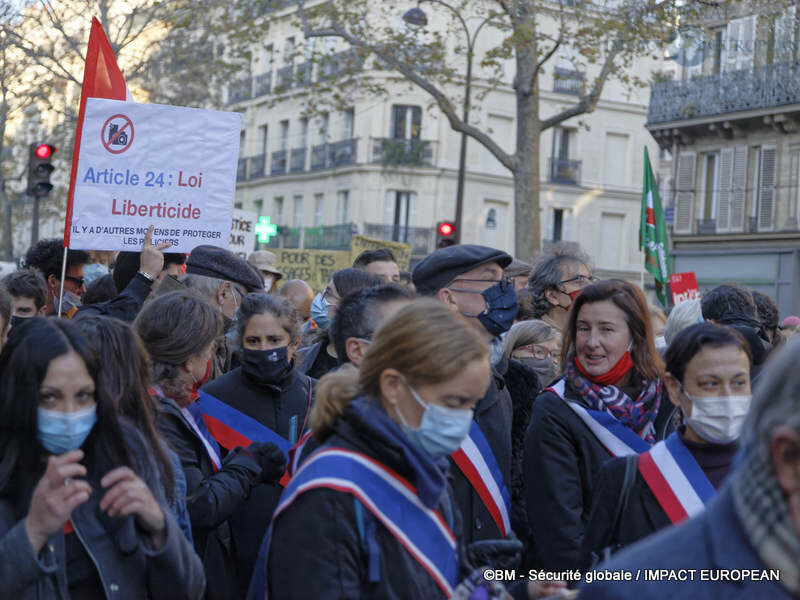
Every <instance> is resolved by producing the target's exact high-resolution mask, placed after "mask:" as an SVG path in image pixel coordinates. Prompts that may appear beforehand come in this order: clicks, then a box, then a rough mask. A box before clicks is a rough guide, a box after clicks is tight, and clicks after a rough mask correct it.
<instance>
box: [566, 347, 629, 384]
mask: <svg viewBox="0 0 800 600" xmlns="http://www.w3.org/2000/svg"><path fill="white" fill-rule="evenodd" d="M575 366H576V367H578V371H580V372H581V375H583V376H584V377H586V379H590V380H591V381H593V382H595V383H598V384H600V385H616V383H617V382H618V381H619V380H620V379H622V378H623V377H625V375H626V374H627V373H628V371H630V370H631V369H632V368H633V360H631V353H630V352H628V351H627V350H626V351H625V354H623V355H622V356H620V358H619V360H618V361H617V364H615V365H614V366H613V367H611V370H610V371H608V372H606V373H603V374H602V375H590V374H589V373H587V372H586V369H584V368H583V365H582V364H581V361H580V360H579V359H578V355H577V354H576V355H575Z"/></svg>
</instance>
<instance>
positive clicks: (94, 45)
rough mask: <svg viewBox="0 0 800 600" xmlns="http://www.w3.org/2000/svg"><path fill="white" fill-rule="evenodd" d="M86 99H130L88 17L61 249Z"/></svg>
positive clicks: (66, 234) (69, 219) (69, 223)
mask: <svg viewBox="0 0 800 600" xmlns="http://www.w3.org/2000/svg"><path fill="white" fill-rule="evenodd" d="M87 98H108V99H110V100H132V98H131V95H130V92H129V91H128V86H127V85H126V84H125V78H124V77H123V76H122V71H120V70H119V66H117V61H116V59H115V58H114V51H113V50H112V49H111V44H109V43H108V38H107V37H106V33H105V31H103V26H102V25H101V24H100V21H98V20H97V19H96V18H94V17H92V30H91V32H90V33H89V46H88V48H87V50H86V66H85V67H84V70H83V85H82V86H81V104H80V108H79V109H78V125H77V129H76V131H75V147H74V148H73V150H72V171H71V173H70V177H69V194H68V195H67V218H66V221H65V222H64V247H65V248H69V234H70V229H72V202H73V199H74V196H75V177H76V175H77V171H78V152H79V150H80V147H81V131H82V130H83V115H84V112H85V111H86V99H87Z"/></svg>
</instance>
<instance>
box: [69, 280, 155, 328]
mask: <svg viewBox="0 0 800 600" xmlns="http://www.w3.org/2000/svg"><path fill="white" fill-rule="evenodd" d="M152 285H153V282H152V281H150V280H149V279H147V277H145V276H144V275H142V274H141V273H136V275H134V277H133V279H131V281H130V283H128V285H127V286H126V287H125V289H124V290H122V291H121V292H120V293H119V294H118V295H117V297H116V298H112V299H111V300H107V301H106V302H99V303H98V304H87V305H85V306H79V307H78V312H77V313H76V314H75V316H76V317H77V316H102V317H114V318H116V319H119V320H121V321H125V322H126V323H133V321H134V319H136V315H138V314H139V311H140V310H142V305H143V304H144V301H145V300H146V299H147V296H149V295H150V289H151V287H152Z"/></svg>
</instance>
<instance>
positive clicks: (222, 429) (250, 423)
mask: <svg viewBox="0 0 800 600" xmlns="http://www.w3.org/2000/svg"><path fill="white" fill-rule="evenodd" d="M196 404H197V409H196V410H197V411H198V412H199V413H200V414H201V415H202V418H203V421H204V422H205V424H206V427H208V430H209V431H210V432H211V435H212V436H214V439H215V440H217V443H218V444H219V445H220V446H222V447H223V448H225V449H226V450H232V449H233V448H236V447H237V446H242V447H244V448H246V447H247V446H249V445H250V444H251V443H253V442H272V443H274V444H275V445H277V446H278V448H280V449H281V450H283V453H284V454H286V456H287V457H288V455H289V448H291V446H292V444H291V443H290V442H289V440H287V439H286V438H285V437H283V436H281V435H278V434H277V433H275V432H274V431H273V430H272V429H270V428H269V427H267V426H266V425H264V424H262V423H259V422H258V421H256V420H255V419H253V418H252V417H249V416H247V415H246V414H244V413H243V412H241V411H239V410H236V409H235V408H233V407H232V406H231V405H229V404H226V403H224V402H223V401H222V400H220V399H219V398H215V397H214V396H212V395H211V394H208V393H206V392H203V391H202V390H201V391H200V392H199V394H198V397H197V403H196Z"/></svg>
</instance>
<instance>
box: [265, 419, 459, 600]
mask: <svg viewBox="0 0 800 600" xmlns="http://www.w3.org/2000/svg"><path fill="white" fill-rule="evenodd" d="M375 410H380V411H381V412H382V409H380V408H376V409H375ZM378 420H379V419H375V418H369V417H367V418H365V416H364V415H363V414H361V413H359V412H358V411H355V410H353V407H352V405H351V406H350V407H348V408H347V409H346V410H345V413H344V414H343V415H342V416H341V417H339V418H338V419H337V421H336V423H335V424H334V433H333V434H332V435H331V436H330V437H329V438H328V439H327V440H325V442H324V446H336V447H340V448H345V449H349V450H355V451H357V452H361V453H363V454H366V455H367V456H370V457H371V458H373V459H375V460H377V461H378V462H380V463H381V464H383V465H385V466H387V467H389V468H390V469H393V470H394V471H395V472H396V473H398V474H399V475H400V476H402V477H404V478H406V479H407V480H408V481H410V482H411V483H412V484H413V485H416V486H417V487H420V486H419V483H418V481H417V480H416V479H415V472H414V470H413V468H412V467H411V464H410V463H409V462H408V460H407V458H406V456H407V454H406V453H407V452H408V448H409V447H410V442H408V441H401V440H404V439H405V436H404V434H403V433H402V432H401V431H400V430H399V428H397V426H396V425H394V424H391V425H389V426H388V427H389V428H391V427H394V429H395V430H396V434H395V435H394V436H393V438H391V439H390V438H387V437H386V436H385V435H382V431H381V430H380V427H384V428H386V427H387V426H386V425H383V424H376V421H378ZM380 421H382V422H383V423H385V422H386V421H388V417H386V416H385V413H384V418H383V419H380ZM414 452H416V453H417V456H420V455H419V451H417V450H414ZM429 460H430V459H426V461H429ZM429 464H430V463H429ZM444 464H445V463H444V462H442V465H444ZM442 476H444V474H442ZM442 490H443V491H442V495H441V496H440V501H439V505H438V508H437V510H438V511H439V513H440V514H441V515H442V517H443V518H444V519H445V522H447V523H448V525H450V528H451V530H452V531H453V533H454V534H455V535H456V538H457V539H458V530H459V526H460V524H459V522H458V515H457V513H456V511H454V510H453V504H452V498H451V496H450V494H449V493H448V488H447V486H446V485H445V486H444V487H443V488H442ZM353 498H354V497H353V496H352V495H350V494H348V493H344V492H339V491H335V490H332V489H328V488H315V489H311V490H309V491H307V492H304V493H302V494H301V495H300V496H299V497H298V498H297V500H295V501H294V503H293V504H292V505H291V506H289V508H288V509H286V511H285V512H283V513H281V515H280V516H279V518H277V519H276V520H275V521H274V522H273V529H272V538H271V542H270V552H269V558H268V566H267V573H268V576H267V580H268V586H269V598H270V599H271V600H309V599H311V598H313V599H314V600H334V599H335V600H345V599H351V600H356V599H358V600H366V599H370V598H380V599H381V600H391V599H398V600H408V599H410V598H419V599H425V600H436V599H438V598H444V594H443V592H442V590H441V589H440V588H439V587H438V586H437V584H436V583H435V581H434V580H433V578H432V577H431V576H430V575H428V573H427V572H426V571H425V570H424V569H423V568H422V567H421V566H420V564H419V563H418V562H417V561H416V560H415V559H414V558H412V556H411V555H410V554H409V552H408V551H407V550H406V549H405V547H404V546H403V545H402V544H401V543H400V542H399V541H398V540H397V538H396V537H395V536H394V535H393V534H392V533H390V532H389V530H387V529H386V528H385V527H384V526H383V525H382V524H381V523H380V522H379V521H377V519H375V518H374V517H372V515H371V513H370V512H369V510H366V509H363V510H362V514H363V516H364V521H363V522H362V525H363V528H364V532H365V534H364V536H365V537H364V542H362V537H361V533H360V532H359V525H358V519H357V517H356V508H355V502H354V499H353ZM459 548H461V545H460V544H459ZM370 555H372V556H373V557H374V558H373V559H372V560H371V559H370ZM462 564H463V563H462ZM370 567H372V569H370ZM376 570H377V572H376ZM371 575H377V577H371ZM374 579H377V581H373V580H374Z"/></svg>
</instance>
